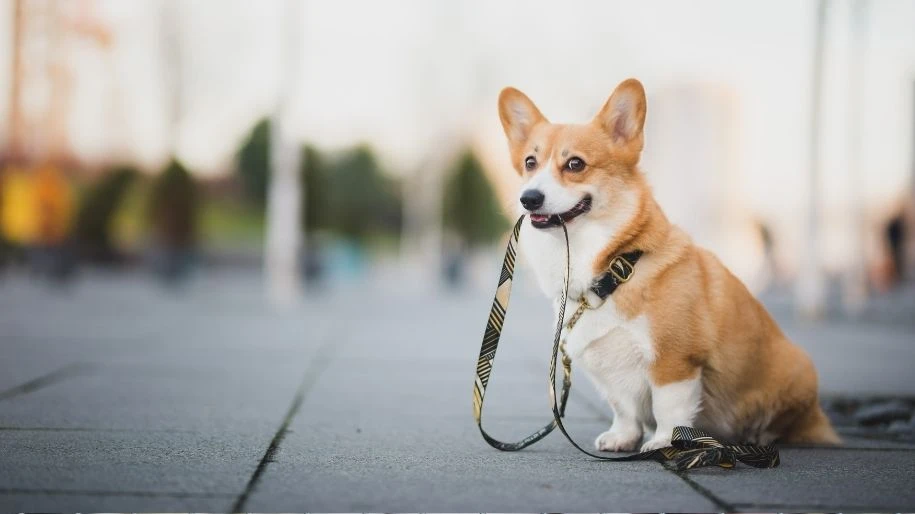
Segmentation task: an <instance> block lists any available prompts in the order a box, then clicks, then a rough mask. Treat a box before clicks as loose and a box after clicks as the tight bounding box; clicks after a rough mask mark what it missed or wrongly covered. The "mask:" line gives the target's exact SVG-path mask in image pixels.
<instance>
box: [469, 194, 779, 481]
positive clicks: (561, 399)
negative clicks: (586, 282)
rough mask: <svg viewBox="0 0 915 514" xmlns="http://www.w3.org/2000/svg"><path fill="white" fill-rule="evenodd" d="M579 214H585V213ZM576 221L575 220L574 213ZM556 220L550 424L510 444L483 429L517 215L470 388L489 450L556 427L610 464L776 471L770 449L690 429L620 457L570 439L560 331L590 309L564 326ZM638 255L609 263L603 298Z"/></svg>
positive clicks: (566, 365)
mask: <svg viewBox="0 0 915 514" xmlns="http://www.w3.org/2000/svg"><path fill="white" fill-rule="evenodd" d="M586 200H588V204H587V205H588V206H589V207H590V198H586ZM582 202H584V200H582ZM579 203H581V202H579ZM576 207H577V206H576ZM573 210H574V209H573ZM570 212H571V211H570ZM583 212H587V211H586V210H585V211H583ZM575 216H578V214H576V215H575ZM573 217H574V216H573ZM556 218H557V221H556V223H558V225H559V226H560V227H561V228H562V232H563V236H564V237H565V243H566V244H565V266H564V268H563V273H564V275H563V289H562V293H561V296H560V298H559V313H558V316H557V318H558V319H557V321H556V330H555V332H554V333H553V351H552V355H551V357H550V371H549V387H550V388H549V401H550V409H551V410H552V413H553V419H552V420H551V421H550V422H549V423H547V424H546V425H544V426H543V428H541V429H540V430H538V431H536V432H534V433H533V434H531V435H529V436H527V437H525V438H524V439H522V440H520V441H518V442H513V443H506V442H503V441H499V440H498V439H496V438H494V437H492V436H491V435H489V434H488V433H486V431H485V430H483V398H484V396H485V394H486V386H487V385H488V384H489V378H490V376H491V375H492V367H493V364H494V363H495V360H496V350H498V349H499V340H500V339H501V337H502V326H503V324H504V322H505V316H506V314H507V313H508V302H509V300H510V299H511V290H512V279H513V277H514V274H515V258H516V256H517V245H518V239H519V238H520V235H521V223H522V222H523V221H524V216H521V217H520V218H518V221H517V223H515V227H514V229H513V230H512V234H511V237H510V238H509V240H508V246H507V247H506V249H505V258H504V259H503V261H502V272H501V273H500V275H499V286H498V288H497V289H496V294H495V298H493V302H492V308H491V309H490V311H489V318H488V319H487V321H486V331H485V332H484V334H483V343H482V345H481V346H480V356H479V358H478V359H477V371H476V379H475V380H474V384H473V417H474V419H475V420H476V423H477V428H479V429H480V434H481V435H482V436H483V439H484V440H485V441H486V442H487V443H488V444H489V445H490V446H492V447H493V448H496V449H498V450H502V451H517V450H522V449H524V448H527V447H528V446H530V445H532V444H534V443H536V442H537V441H539V440H541V439H543V438H544V437H546V436H547V435H549V434H550V432H552V431H553V430H554V429H556V428H559V430H560V432H562V433H563V435H564V436H565V437H566V439H568V441H569V442H570V443H571V444H572V446H574V447H575V448H576V449H578V450H579V451H581V452H582V453H584V454H586V455H589V456H591V457H593V458H595V459H598V460H604V461H614V462H622V461H636V460H656V461H661V462H663V461H667V460H672V461H673V462H674V464H675V466H676V468H677V469H678V470H681V471H682V470H686V469H692V468H699V467H703V466H719V467H722V468H733V467H734V466H735V464H736V463H737V462H738V461H740V462H743V463H744V464H747V465H749V466H753V467H757V468H774V467H776V466H778V465H779V455H778V449H777V448H776V447H774V446H761V445H753V444H730V443H723V442H720V441H718V440H716V439H715V438H714V437H712V436H711V435H710V434H707V433H705V432H703V431H701V430H698V429H695V428H692V427H675V428H674V430H673V433H672V434H671V445H670V446H668V447H666V448H660V449H657V450H651V451H648V452H642V453H636V454H632V455H625V456H621V457H609V456H607V455H598V454H595V453H591V452H589V451H587V450H585V449H584V448H582V447H581V446H579V445H578V443H576V442H575V440H574V439H572V437H571V436H570V435H569V433H568V432H567V431H566V429H565V426H564V425H563V421H562V418H563V417H564V416H565V409H566V403H567V401H568V398H569V392H570V391H571V389H572V359H571V358H569V356H568V355H567V354H566V351H565V339H564V338H563V337H562V336H563V329H565V333H566V334H568V332H570V331H571V330H572V329H573V328H574V327H575V324H576V323H577V322H578V320H579V318H581V316H582V315H584V314H585V313H586V312H587V310H588V309H591V308H592V307H591V306H590V305H588V302H587V301H586V300H585V299H584V297H583V298H582V299H580V300H579V301H578V308H577V309H576V310H575V312H574V313H573V314H572V316H571V317H570V318H569V321H568V323H566V322H565V320H564V318H565V308H566V300H567V298H568V294H569V271H570V269H569V266H570V264H569V263H570V253H571V250H570V249H569V233H568V230H566V226H565V221H564V218H562V217H559V216H556ZM531 223H534V220H533V219H531ZM637 253H638V255H633V252H630V256H629V258H627V257H626V254H623V255H620V256H617V258H615V259H613V261H611V262H616V261H617V260H618V259H624V260H626V261H627V262H628V263H629V267H628V268H625V267H624V268H620V270H617V271H614V270H613V265H612V264H611V269H610V270H608V272H607V273H605V274H604V275H605V276H617V277H618V278H620V275H619V273H620V272H622V273H624V276H622V277H621V278H620V279H619V280H616V281H614V282H613V284H614V287H612V288H609V289H608V288H604V289H602V291H603V290H605V291H606V294H607V295H609V294H612V292H613V290H615V289H616V286H619V285H621V284H623V283H625V282H627V281H628V280H629V277H630V276H631V275H632V273H633V269H632V268H633V267H634V265H635V261H637V260H638V256H639V255H641V252H637ZM599 296H600V295H599ZM601 297H603V296H601ZM560 353H561V354H562V359H561V361H560V360H559V355H560ZM560 362H561V365H562V375H563V376H562V390H561V392H560V393H559V394H558V395H557V394H556V368H557V364H558V363H560Z"/></svg>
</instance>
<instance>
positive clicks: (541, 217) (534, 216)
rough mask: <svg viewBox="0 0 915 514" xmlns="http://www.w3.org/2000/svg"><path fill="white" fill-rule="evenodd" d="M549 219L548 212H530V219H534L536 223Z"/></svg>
mask: <svg viewBox="0 0 915 514" xmlns="http://www.w3.org/2000/svg"><path fill="white" fill-rule="evenodd" d="M549 219H550V216H549V215H548V214H531V221H536V222H537V223H546V222H547V220H549Z"/></svg>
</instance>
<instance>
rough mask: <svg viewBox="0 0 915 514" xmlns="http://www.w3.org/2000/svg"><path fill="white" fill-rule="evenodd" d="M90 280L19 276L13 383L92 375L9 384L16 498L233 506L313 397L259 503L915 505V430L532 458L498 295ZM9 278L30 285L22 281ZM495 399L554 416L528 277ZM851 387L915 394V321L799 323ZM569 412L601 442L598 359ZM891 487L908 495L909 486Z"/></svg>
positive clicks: (2, 384) (11, 306) (9, 459)
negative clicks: (749, 447)
mask: <svg viewBox="0 0 915 514" xmlns="http://www.w3.org/2000/svg"><path fill="white" fill-rule="evenodd" d="M126 277H127V278H124V277H122V276H113V277H98V276H96V277H88V278H86V279H85V280H83V281H81V282H80V283H78V284H77V285H76V287H74V288H72V289H71V290H70V291H69V292H68V293H66V294H63V295H61V294H59V293H56V292H54V291H53V290H49V289H45V288H40V287H35V286H34V285H33V284H28V283H24V282H17V283H12V284H11V283H10V282H5V283H2V284H0V287H3V288H4V289H3V291H2V293H3V294H0V392H2V391H4V390H8V389H9V388H15V387H17V386H19V385H21V384H23V383H28V382H29V381H33V380H35V379H37V378H40V377H42V376H46V375H47V374H50V373H53V372H54V371H55V370H59V369H62V368H65V367H66V366H69V365H72V364H85V365H87V366H88V368H86V369H84V370H83V372H80V373H77V374H73V375H72V376H67V377H65V379H61V380H56V381H54V380H52V381H50V382H48V383H45V384H42V385H41V387H38V388H35V389H33V390H28V391H25V392H24V393H23V394H18V395H15V396H12V397H9V398H6V399H3V400H0V452H2V453H0V457H2V458H0V510H14V511H26V510H78V511H93V510H94V511H98V510H106V511H128V510H133V511H137V510H141V511H142V510H150V511H152V510H159V511H162V510H165V511H168V510H187V509H190V510H195V511H214V510H219V511H222V510H226V509H228V508H230V507H231V506H233V505H234V502H235V500H236V499H237V498H238V497H239V495H241V494H242V492H243V491H245V490H246V485H247V483H248V481H249V480H250V479H251V478H252V477H253V476H255V470H256V469H258V464H259V463H260V462H261V460H262V458H263V457H264V453H265V451H267V447H268V445H269V444H270V441H271V439H272V438H273V437H274V435H275V434H276V431H277V429H278V428H279V427H280V426H281V424H282V422H283V420H284V417H285V416H286V414H287V412H288V410H289V408H290V406H291V405H293V404H294V399H295V398H296V395H297V393H298V392H299V391H300V387H301V386H302V385H303V384H305V386H306V387H305V388H304V390H303V393H304V396H303V397H302V398H301V399H302V401H301V405H300V408H299V410H298V413H297V415H296V416H295V417H294V418H293V419H291V422H290V423H289V425H288V427H287V431H286V432H285V433H284V437H283V438H282V440H281V441H280V443H279V446H278V447H277V448H276V449H275V452H273V453H272V455H271V456H270V458H269V459H267V461H265V465H264V466H263V467H261V468H260V469H262V473H261V474H260V475H257V480H256V487H255V488H254V489H253V490H252V491H250V493H251V494H250V495H249V496H248V497H247V502H246V503H245V504H244V507H245V509H247V510H271V511H272V510H291V511H302V510H327V511H333V510H349V511H398V510H399V511H404V510H410V511H416V510H417V509H420V510H432V511H435V510H451V511H468V510H470V511H474V510H475V511H485V510H490V511H492V510H496V511H498V510H502V511H511V510H537V511H541V512H542V511H544V510H547V511H568V510H584V511H607V510H629V511H632V510H651V511H708V510H713V511H722V510H725V508H726V507H734V508H739V509H742V510H765V509H770V508H771V509H772V510H782V511H784V510H810V509H820V508H822V509H823V510H825V509H827V508H829V509H838V508H843V509H846V510H862V509H865V508H874V509H890V508H892V509H897V510H910V508H909V509H903V507H905V504H906V503H908V504H910V505H911V504H913V503H915V500H913V499H912V498H911V496H906V494H908V493H907V491H908V490H910V489H912V488H911V487H910V486H911V477H912V476H913V475H912V473H913V471H915V470H913V469H912V466H913V462H915V451H912V449H913V448H915V445H912V444H906V443H899V442H893V441H882V440H875V439H868V438H861V437H848V438H847V441H848V443H849V445H848V446H849V448H853V449H848V450H823V449H808V448H790V449H786V450H784V452H783V462H784V464H783V467H782V468H779V469H777V470H753V469H746V468H741V469H738V470H734V471H724V470H699V471H693V472H690V473H689V474H688V475H687V477H686V478H684V477H681V476H678V475H677V474H675V473H673V472H671V471H668V470H666V469H665V468H664V467H663V466H661V465H660V464H658V463H653V462H642V463H627V464H613V463H601V462H595V461H592V460H589V459H588V458H587V457H584V456H582V455H580V454H579V453H577V452H576V451H575V450H574V449H573V448H572V447H571V446H569V445H568V443H567V442H566V441H565V440H564V439H563V438H562V437H561V436H560V435H559V434H558V433H557V434H553V435H552V436H550V437H549V438H547V439H546V440H545V441H543V442H541V443H540V444H538V445H537V446H536V447H533V448H530V449H528V450H525V451H523V452H517V453H502V452H498V451H496V450H494V449H492V448H490V447H489V446H487V445H486V444H485V443H484V442H483V440H482V439H481V438H480V436H479V433H478V432H477V428H476V426H475V425H474V424H473V422H472V418H471V415H470V413H471V408H470V397H471V384H472V379H473V372H474V368H475V361H476V354H477V352H478V350H479V341H480V337H481V336H482V333H483V324H484V322H485V317H486V315H487V313H488V309H489V302H490V301H491V291H489V290H488V288H485V290H483V289H473V288H471V289H467V290H464V291H461V292H457V293H456V294H432V295H430V294H429V293H428V291H421V290H419V289H417V288H410V287H401V286H399V285H398V286H397V287H390V284H388V287H379V286H377V284H376V285H374V286H373V285H371V284H368V285H365V284H360V285H359V286H358V287H356V286H355V285H354V286H353V287H339V288H336V289H334V290H331V291H329V294H326V295H324V296H321V297H311V298H308V299H306V300H305V301H303V302H302V303H301V304H300V305H298V306H296V307H294V308H292V309H291V310H288V311H285V312H275V311H273V310H271V309H269V308H267V307H266V306H265V304H264V303H263V301H262V299H263V293H262V291H261V290H260V283H259V279H258V277H256V276H254V277H251V276H248V277H246V276H228V275H219V274H215V275H204V276H202V277H201V278H200V279H198V280H196V281H195V282H194V283H192V284H189V285H188V287H187V288H186V289H185V290H184V291H182V292H181V293H179V294H172V293H169V292H166V291H164V290H162V289H161V288H159V287H158V286H156V284H155V283H153V282H151V281H150V280H148V279H145V278H142V277H141V278H137V277H133V276H131V275H127V276H126ZM7 293H10V294H7ZM514 300H515V303H513V306H512V311H511V313H510V314H509V316H508V319H507V322H506V329H505V335H504V344H503V346H502V347H501V348H500V351H499V360H498V362H497V364H496V368H495V373H494V375H493V379H492V381H491V385H490V390H489V391H488V393H487V405H486V410H485V416H484V417H485V421H486V425H487V429H488V430H489V431H490V433H492V434H493V435H495V436H497V437H499V438H502V439H506V440H511V439H517V438H520V437H523V436H525V435H527V434H528V433H529V432H530V431H532V430H534V429H535V428H537V427H539V426H540V425H542V424H543V423H545V422H547V421H548V420H549V416H550V415H549V410H548V406H547V401H546V388H547V384H546V382H545V380H546V378H545V377H546V368H547V358H548V356H549V351H550V347H551V342H552V341H551V339H550V337H551V336H550V334H551V331H552V320H551V314H550V312H549V305H548V304H547V303H546V302H545V301H544V300H543V299H542V298H540V296H539V294H538V293H536V291H532V290H531V288H529V287H525V286H524V285H521V284H519V288H518V295H517V296H516V298H515V299H514ZM781 321H782V322H783V326H784V328H785V330H786V331H787V332H788V333H789V334H790V335H791V336H792V337H793V338H794V339H795V340H796V341H797V342H798V343H799V344H801V345H802V346H804V347H805V348H807V350H808V351H809V352H810V353H811V355H812V356H813V358H814V360H815V362H816V363H817V366H818V367H819V369H820V378H821V383H822V385H823V389H824V391H826V392H832V393H854V394H878V393H880V392H885V393H893V394H902V393H906V392H910V391H912V387H915V383H913V381H911V380H910V378H909V377H910V371H909V368H910V364H911V362H915V354H913V346H915V345H912V344H911V341H910V339H911V337H910V336H909V332H908V329H907V328H906V327H907V325H905V324H901V325H893V324H876V325H875V324H873V323H871V324H868V323H858V324H855V323H836V322H830V323H828V324H825V325H817V326H808V325H803V324H799V323H797V322H795V321H794V320H793V319H790V318H783V319H781ZM573 398H574V399H573V403H572V404H571V405H570V407H569V411H568V421H569V423H568V424H569V426H570V428H571V430H572V432H573V435H574V436H575V437H576V439H577V440H579V441H580V442H581V443H582V444H584V445H588V446H590V444H591V441H592V440H593V439H594V437H595V436H596V435H597V434H598V433H600V432H601V431H603V430H605V429H606V428H607V425H608V417H609V409H608V408H607V406H606V405H605V403H604V402H603V400H602V399H601V398H600V397H599V396H598V395H597V393H596V391H595V390H594V388H593V387H591V386H590V384H588V381H587V380H586V378H585V377H584V376H583V375H582V374H581V373H580V372H578V373H576V375H575V387H574V391H573ZM891 500H892V501H891Z"/></svg>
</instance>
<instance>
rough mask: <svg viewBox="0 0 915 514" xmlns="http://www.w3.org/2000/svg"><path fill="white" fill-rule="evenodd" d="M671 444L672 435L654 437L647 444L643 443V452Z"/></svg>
mask: <svg viewBox="0 0 915 514" xmlns="http://www.w3.org/2000/svg"><path fill="white" fill-rule="evenodd" d="M668 446H670V436H667V437H652V438H651V439H649V440H648V441H646V442H645V444H643V445H642V450H641V451H643V452H650V451H651V450H658V449H660V448H667V447H668Z"/></svg>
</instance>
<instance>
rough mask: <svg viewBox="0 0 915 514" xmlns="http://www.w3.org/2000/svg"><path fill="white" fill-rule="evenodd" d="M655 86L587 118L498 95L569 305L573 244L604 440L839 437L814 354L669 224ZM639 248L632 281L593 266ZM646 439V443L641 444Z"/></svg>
mask: <svg viewBox="0 0 915 514" xmlns="http://www.w3.org/2000/svg"><path fill="white" fill-rule="evenodd" d="M645 114H646V100H645V90H644V88H643V87H642V84H641V83H640V82H639V81H638V80H635V79H629V80H626V81H624V82H622V83H621V84H620V85H619V86H617V88H616V89H615V90H614V91H613V94H612V95H611V96H610V98H609V99H608V100H607V102H606V103H605V104H604V106H603V108H601V110H600V112H598V113H597V115H596V116H595V117H594V119H592V120H591V121H590V122H589V123H585V124H578V125H560V124H554V123H551V122H549V121H548V120H547V119H546V117H544V115H543V114H542V113H541V112H540V111H539V110H538V109H537V107H536V106H535V105H534V103H533V102H532V101H531V100H530V99H529V98H528V97H527V96H525V95H524V93H522V92H520V91H518V90H517V89H514V88H506V89H504V90H503V91H502V93H501V94H500V95H499V118H500V119H501V121H502V127H503V128H504V130H505V135H506V137H507V139H508V146H509V150H510V154H511V161H512V165H513V166H514V168H515V170H516V171H517V172H518V173H519V174H520V175H521V177H522V179H523V186H522V188H521V193H520V195H519V203H520V208H521V212H522V213H524V214H527V216H528V220H526V221H525V223H524V224H523V227H522V229H521V230H522V234H521V253H522V255H523V256H524V257H525V258H526V259H527V261H528V263H529V264H530V265H531V266H532V267H533V269H534V272H535V275H536V277H537V281H538V283H539V285H540V287H541V289H543V291H544V292H545V293H546V295H547V296H548V297H549V298H550V299H552V300H553V302H554V308H555V310H556V312H557V313H558V309H559V301H560V300H559V299H560V297H561V294H562V288H563V276H564V271H565V244H566V243H565V239H564V237H563V231H562V228H561V227H560V223H559V219H560V218H561V219H562V221H563V222H564V223H565V225H566V227H567V230H568V237H569V245H570V255H571V257H570V258H571V262H570V277H569V296H568V305H567V306H566V312H573V311H574V310H575V308H576V307H577V306H578V300H579V299H581V298H584V299H585V300H587V302H588V305H589V307H590V308H589V309H587V310H586V311H585V312H584V314H583V315H582V316H581V318H580V320H579V321H578V323H577V325H576V326H575V328H574V330H571V331H567V333H566V334H564V335H565V337H566V349H567V352H568V354H569V355H570V356H571V357H572V360H573V361H574V362H576V363H578V364H581V367H582V368H583V369H584V370H585V372H586V374H587V375H588V376H589V378H590V379H591V380H592V381H593V382H594V384H595V385H596V387H597V388H598V390H599V391H600V392H601V393H602V394H603V395H604V396H605V397H606V398H607V401H608V402H609V404H610V407H611V408H612V410H613V422H612V425H611V426H610V429H609V430H607V431H606V432H604V433H602V434H600V435H599V436H598V437H597V440H596V441H595V446H596V447H597V449H598V450H600V451H612V452H615V451H633V450H636V449H639V448H640V449H641V451H649V450H653V449H656V448H662V447H666V446H669V445H670V439H671V433H672V431H673V429H674V427H676V426H678V425H683V426H691V427H696V428H699V429H702V430H705V431H707V432H709V433H711V434H713V435H715V436H717V437H720V438H721V439H722V440H728V441H736V442H747V443H753V444H770V443H773V442H775V441H780V442H787V443H820V444H838V443H839V442H840V441H839V437H838V436H837V435H836V433H835V431H834V430H833V428H832V426H831V425H830V422H829V419H828V418H827V417H826V415H825V414H824V413H823V411H822V409H821V408H820V405H819V402H818V398H817V374H816V371H815V369H814V366H813V363H812V362H811V360H810V358H809V357H808V356H807V354H806V353H805V352H804V351H803V350H802V349H801V348H799V347H797V346H795V345H794V344H792V343H791V341H789V340H788V338H787V337H785V335H784V334H783V333H782V331H781V330H780V329H779V327H778V325H777V324H776V323H775V321H774V320H773V319H772V317H771V316H770V315H769V313H768V312H767V311H766V310H765V308H764V307H763V306H762V305H761V304H760V303H759V302H758V301H757V300H756V299H755V298H754V297H753V296H752V295H751V294H750V292H749V291H747V289H746V287H744V285H743V284H742V283H741V282H740V280H738V279H737V278H736V277H735V276H734V275H732V274H731V273H730V272H729V271H728V269H727V268H725V267H724V265H722V263H721V262H720V261H719V260H718V259H717V258H716V257H715V255H713V254H712V253H711V252H709V251H708V250H705V249H703V248H699V247H697V246H696V245H694V244H693V242H692V240H691V239H690V237H689V236H688V235H687V234H686V233H685V232H684V231H683V230H682V229H680V228H678V227H677V226H675V225H673V224H671V223H670V222H669V221H668V220H667V218H666V217H665V215H664V212H663V211H662V210H661V207H660V206H659V205H658V204H657V202H656V201H655V199H654V197H653V196H652V193H651V189H650V187H649V185H648V183H647V181H646V178H645V176H644V175H643V174H642V172H641V171H640V170H639V167H638V164H639V158H640V155H641V152H642V146H643V128H644V124H645ZM627 252H641V253H640V254H639V257H638V260H637V261H636V262H635V263H633V264H632V270H631V271H632V272H631V275H629V277H628V281H625V283H621V284H619V287H618V288H616V289H615V291H613V293H612V294H610V295H607V296H606V297H605V298H601V297H600V296H598V295H597V294H596V293H595V292H594V291H593V290H592V284H593V283H594V280H595V277H597V276H599V275H601V274H603V273H605V272H607V271H608V268H609V265H610V263H611V261H613V260H614V259H615V258H616V257H618V256H620V255H625V254H626V253H627ZM640 444H641V447H640V446H639V445H640Z"/></svg>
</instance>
